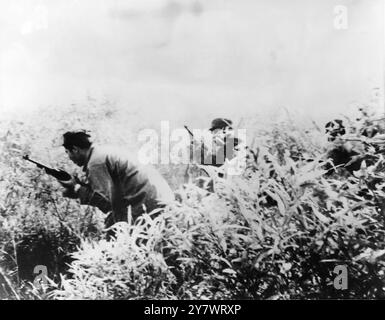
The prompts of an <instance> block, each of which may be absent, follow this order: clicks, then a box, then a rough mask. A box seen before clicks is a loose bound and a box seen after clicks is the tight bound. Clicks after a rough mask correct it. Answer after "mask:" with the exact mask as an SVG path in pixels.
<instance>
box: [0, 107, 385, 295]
mask: <svg viewBox="0 0 385 320" xmlns="http://www.w3.org/2000/svg"><path fill="white" fill-rule="evenodd" d="M45 111H46V112H45V113H44V116H42V113H40V116H39V118H36V120H35V118H32V117H31V118H30V119H28V120H24V121H17V120H9V121H5V120H3V121H1V122H0V125H1V132H0V145H1V150H2V152H1V153H0V250H1V253H0V297H1V298H6V299H71V298H74V299H155V298H156V299H302V298H306V299H318V298H384V293H385V291H384V287H385V283H384V271H385V265H384V261H383V260H382V257H383V255H384V253H385V251H384V249H385V226H384V223H385V220H384V218H385V216H384V214H385V208H384V202H385V192H384V191H383V187H384V183H383V180H382V178H383V176H384V172H383V169H382V168H383V165H384V158H383V155H382V154H381V153H378V152H377V151H378V150H376V149H375V148H373V147H372V145H371V143H372V142H373V139H375V137H374V138H373V139H371V138H365V143H364V144H363V145H364V146H365V147H364V148H363V149H362V150H363V151H362V154H361V156H362V157H363V159H366V160H365V161H363V163H362V166H361V170H358V171H356V172H355V173H354V174H353V175H348V174H346V172H343V169H339V171H338V172H337V173H335V174H333V175H328V176H325V170H324V166H325V162H326V161H327V159H326V151H327V149H328V148H329V145H328V142H327V140H326V138H325V136H324V132H323V130H320V129H319V128H318V127H317V126H316V125H314V126H312V127H308V128H302V127H299V126H297V125H295V124H294V123H293V122H292V121H289V120H287V121H285V122H279V123H276V124H275V125H274V126H273V127H270V128H268V129H267V130H266V131H261V130H260V131H258V130H254V131H255V132H254V131H253V132H252V131H251V130H249V132H248V134H249V135H250V134H251V132H252V135H253V139H250V144H249V145H250V149H251V150H252V152H250V153H249V157H248V159H247V168H246V170H245V171H244V173H243V174H242V175H240V176H232V177H226V178H224V179H220V178H216V177H215V176H213V177H212V178H213V180H214V187H215V192H208V191H206V190H205V189H202V188H200V187H199V186H197V185H196V184H194V183H191V182H190V183H185V182H186V181H184V178H185V177H184V173H185V172H186V171H185V169H186V168H185V166H182V165H180V166H175V165H174V166H173V167H171V168H167V167H166V168H165V167H160V170H161V171H162V173H163V174H164V175H165V176H166V178H167V179H168V180H169V182H170V184H171V185H172V186H173V188H174V189H175V193H176V199H177V200H176V201H175V202H174V203H173V204H170V205H169V206H168V207H167V208H166V210H165V213H164V214H163V215H162V216H159V217H157V218H155V219H151V218H150V216H149V215H144V216H143V217H142V218H141V219H140V220H139V221H138V222H137V223H136V224H135V225H131V224H126V223H120V224H118V225H116V239H115V240H113V241H106V240H105V239H104V237H103V235H104V233H103V214H102V213H100V212H99V211H97V210H96V209H94V208H89V207H83V206H82V207H81V206H80V205H79V204H78V203H77V202H76V201H73V200H68V199H65V198H63V197H62V196H61V190H60V187H59V185H58V183H57V182H55V181H54V179H52V178H51V177H49V176H47V175H45V174H44V173H43V172H41V171H40V170H39V169H36V168H34V167H33V166H30V165H29V164H28V163H25V162H24V161H23V160H22V158H21V157H22V155H23V154H25V153H29V154H31V156H35V158H36V159H37V160H40V161H42V162H45V163H47V164H50V165H53V166H57V167H63V168H66V169H67V170H68V171H71V172H74V171H77V170H78V169H76V168H74V167H73V165H72V164H70V163H69V161H68V159H67V158H66V157H65V155H64V152H63V150H62V148H60V142H59V139H58V138H60V135H61V134H62V133H63V132H64V131H66V130H67V128H74V127H85V128H88V129H90V130H91V131H92V132H93V133H94V134H95V135H96V138H95V139H96V141H97V142H109V143H119V144H122V145H126V146H127V147H128V148H132V150H135V148H136V147H137V141H136V133H137V132H138V130H140V129H141V128H145V127H146V126H148V125H149V124H148V123H146V122H145V120H144V119H143V121H140V119H137V118H135V114H131V115H129V116H126V117H123V116H122V115H121V114H120V113H119V112H120V111H118V110H117V108H115V107H114V106H113V105H112V104H110V103H108V102H106V103H104V104H97V103H96V102H95V101H92V100H89V101H88V103H87V104H86V105H84V106H81V105H73V106H71V107H70V108H68V109H63V110H62V111H61V112H59V113H57V110H55V111H56V112H53V111H51V112H50V111H49V110H45ZM42 117H43V119H42ZM372 118H373V116H372V115H368V114H367V113H365V112H363V114H362V117H361V119H359V120H358V121H354V122H350V123H349V122H348V121H347V120H346V122H347V123H349V126H348V127H349V130H350V134H351V135H352V136H355V137H356V140H361V141H363V140H364V137H362V136H361V133H362V132H363V130H365V129H368V128H374V127H376V129H377V130H378V131H379V132H380V133H383V132H384V129H383V128H382V127H381V125H379V123H380V122H378V121H374V120H373V119H372ZM127 123H130V125H129V126H128V125H127ZM249 138H250V136H249ZM192 167H193V170H194V169H195V170H196V172H199V171H198V168H197V167H196V166H192ZM190 169H191V168H190ZM190 171H191V170H190ZM78 172H79V171H78ZM79 174H80V173H79ZM36 265H45V266H46V267H47V269H48V276H49V278H50V283H49V285H48V286H47V287H44V288H42V289H39V288H35V287H34V286H33V284H32V282H33V280H34V278H35V276H36V274H34V273H33V270H34V267H35V266H36ZM337 265H345V266H347V270H348V289H347V290H336V289H335V287H334V286H333V279H334V278H335V277H336V274H335V273H334V272H333V271H334V268H335V267H336V266H337Z"/></svg>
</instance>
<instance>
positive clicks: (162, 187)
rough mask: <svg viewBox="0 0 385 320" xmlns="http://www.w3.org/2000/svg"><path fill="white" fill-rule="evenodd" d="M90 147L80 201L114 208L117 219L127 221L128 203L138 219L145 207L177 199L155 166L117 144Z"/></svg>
mask: <svg viewBox="0 0 385 320" xmlns="http://www.w3.org/2000/svg"><path fill="white" fill-rule="evenodd" d="M90 151H91V152H90V156H89V159H88V161H87V163H86V165H85V166H84V168H83V171H85V173H86V181H85V185H84V186H82V187H81V188H80V189H79V191H78V196H79V198H80V202H81V204H88V205H91V206H95V207H98V208H99V209H100V210H101V211H103V212H104V213H107V212H109V211H112V215H113V218H114V220H116V221H126V220H127V208H128V207H129V206H131V214H132V218H133V219H136V218H137V217H138V216H139V215H140V214H142V213H143V212H144V208H145V209H146V211H147V212H148V213H149V212H151V211H152V210H154V209H156V208H158V207H159V206H161V205H162V204H163V203H167V202H170V201H173V200H174V193H173V192H172V190H171V188H170V187H169V185H168V183H167V182H166V181H165V180H164V178H163V177H162V176H161V175H160V173H159V172H158V171H157V170H155V169H154V168H153V167H151V166H142V165H140V164H139V163H137V162H136V161H135V160H134V159H133V157H130V156H129V155H127V153H125V152H122V150H119V149H117V148H112V147H102V146H92V147H91V150H90ZM143 205H144V206H145V207H143Z"/></svg>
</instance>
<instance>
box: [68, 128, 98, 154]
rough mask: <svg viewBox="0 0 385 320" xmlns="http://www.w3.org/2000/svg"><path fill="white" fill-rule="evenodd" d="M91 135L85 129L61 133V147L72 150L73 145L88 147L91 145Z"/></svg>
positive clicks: (82, 147)
mask: <svg viewBox="0 0 385 320" xmlns="http://www.w3.org/2000/svg"><path fill="white" fill-rule="evenodd" d="M90 137H91V136H90V135H89V134H88V133H87V132H86V131H85V130H81V131H68V132H66V133H65V134H63V147H64V148H66V149H68V150H72V149H73V147H75V146H76V147H79V148H81V149H88V148H89V147H90V146H91V144H92V143H91V141H90V139H89V138H90Z"/></svg>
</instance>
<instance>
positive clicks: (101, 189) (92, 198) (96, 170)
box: [62, 164, 112, 213]
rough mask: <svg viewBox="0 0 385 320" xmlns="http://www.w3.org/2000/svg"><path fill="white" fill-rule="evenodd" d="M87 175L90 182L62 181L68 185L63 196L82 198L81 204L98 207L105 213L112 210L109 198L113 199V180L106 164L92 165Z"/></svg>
mask: <svg viewBox="0 0 385 320" xmlns="http://www.w3.org/2000/svg"><path fill="white" fill-rule="evenodd" d="M87 176H88V180H89V183H83V184H79V183H77V182H76V181H72V182H71V183H70V184H65V183H62V185H63V186H64V187H66V190H65V191H64V192H63V196H65V197H68V198H72V199H76V198H77V199H79V200H80V204H87V205H90V206H93V207H97V208H99V209H100V210H101V211H102V212H104V213H107V212H108V211H111V203H110V200H109V199H111V196H110V190H111V185H112V181H111V177H110V175H109V173H108V170H107V168H106V166H105V165H104V164H103V165H102V164H100V165H96V166H92V167H90V168H89V170H88V173H87Z"/></svg>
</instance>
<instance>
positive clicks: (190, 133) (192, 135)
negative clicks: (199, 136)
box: [184, 126, 194, 138]
mask: <svg viewBox="0 0 385 320" xmlns="http://www.w3.org/2000/svg"><path fill="white" fill-rule="evenodd" d="M184 128H185V129H186V130H187V132H188V133H189V135H190V136H191V138H194V134H193V133H192V132H191V130H190V129H189V128H188V126H184Z"/></svg>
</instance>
